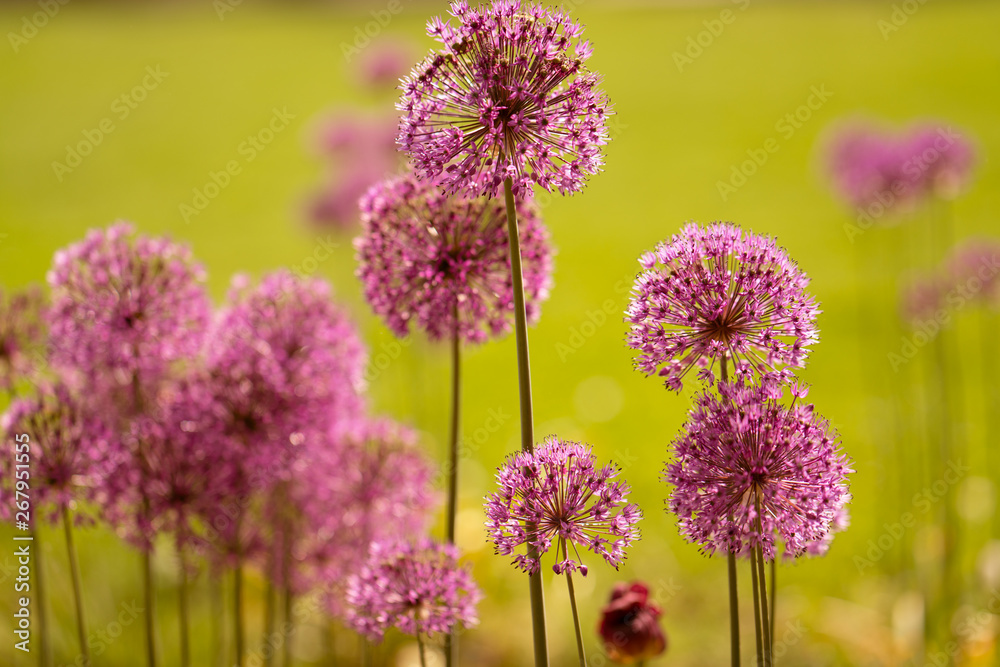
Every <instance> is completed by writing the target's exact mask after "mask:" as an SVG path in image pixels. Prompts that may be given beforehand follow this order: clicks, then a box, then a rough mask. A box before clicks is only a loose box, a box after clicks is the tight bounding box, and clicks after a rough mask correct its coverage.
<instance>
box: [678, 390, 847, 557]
mask: <svg viewBox="0 0 1000 667" xmlns="http://www.w3.org/2000/svg"><path fill="white" fill-rule="evenodd" d="M783 391H784V389H783V387H782V385H780V384H779V383H777V382H767V381H765V382H762V383H760V384H756V385H753V384H745V383H743V382H740V381H737V382H733V383H724V382H722V383H719V392H720V395H719V396H716V395H715V394H714V393H709V392H705V393H702V394H700V395H699V396H698V397H697V399H696V402H695V406H694V407H693V408H692V410H691V413H690V414H689V416H688V421H687V424H686V425H685V429H684V431H683V432H682V433H681V434H680V435H679V436H678V437H677V439H676V440H675V441H674V461H673V462H672V463H670V464H668V465H667V467H666V470H665V473H664V481H666V482H667V483H668V484H670V485H671V486H672V490H671V494H670V497H669V498H668V505H669V508H670V511H671V512H673V513H674V514H675V515H676V516H677V520H678V525H679V528H680V532H681V534H682V535H683V536H684V537H685V538H687V539H688V540H689V541H691V542H694V543H696V544H698V545H700V546H701V548H702V549H704V550H705V551H706V552H707V553H709V554H713V553H715V552H716V551H722V552H725V553H735V554H741V553H744V552H745V551H746V550H747V549H753V548H761V549H762V550H763V553H764V556H765V558H767V559H773V558H774V555H775V553H776V546H775V543H776V540H777V539H779V538H780V539H781V540H782V541H783V542H784V548H785V554H786V555H788V556H793V557H794V556H798V555H800V554H802V553H803V552H804V551H805V550H806V549H807V547H808V546H809V545H810V544H811V543H815V542H817V541H820V540H823V539H824V538H825V537H826V536H828V535H829V533H830V532H831V530H832V528H833V525H834V522H835V520H836V518H837V514H838V512H839V511H840V510H841V509H842V508H843V507H844V505H845V504H846V503H847V502H848V500H849V499H850V495H849V492H848V484H847V475H848V474H849V473H851V472H853V470H851V468H850V465H851V462H850V460H849V459H848V457H847V456H846V455H845V454H843V453H842V452H841V451H840V449H839V441H838V436H837V434H836V433H835V432H833V431H832V429H831V428H830V425H829V424H828V423H827V422H826V421H825V420H823V419H822V418H821V417H819V416H818V415H816V414H815V413H814V411H813V406H812V405H810V404H806V403H804V402H802V401H801V400H800V399H801V398H804V397H805V394H806V390H805V389H804V388H802V387H800V386H798V385H793V387H792V391H793V393H794V394H795V399H794V400H793V401H792V402H791V404H790V405H785V404H784V403H782V402H781V396H782V394H783Z"/></svg>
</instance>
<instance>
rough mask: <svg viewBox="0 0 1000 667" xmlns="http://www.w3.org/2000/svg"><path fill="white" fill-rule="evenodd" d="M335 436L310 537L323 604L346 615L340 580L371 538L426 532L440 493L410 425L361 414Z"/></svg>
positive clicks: (361, 558)
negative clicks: (323, 585) (324, 588)
mask: <svg viewBox="0 0 1000 667" xmlns="http://www.w3.org/2000/svg"><path fill="white" fill-rule="evenodd" d="M332 441H333V442H332V445H331V446H330V447H328V448H327V455H326V456H327V458H326V466H327V469H328V470H330V471H332V474H331V475H330V477H329V482H328V483H325V484H322V485H320V486H321V487H322V488H323V489H324V491H323V492H322V493H323V495H324V496H326V498H327V500H328V502H326V503H317V504H315V506H314V507H315V511H316V517H315V521H314V522H313V523H311V524H310V536H309V538H308V539H309V540H310V542H311V543H312V544H313V545H315V546H314V547H313V548H314V549H316V561H317V562H318V563H319V569H320V570H321V571H322V573H323V576H322V578H323V580H324V581H326V582H328V584H329V585H330V586H329V595H328V596H327V600H326V605H327V608H328V609H329V611H330V612H331V613H332V614H333V615H335V616H340V617H343V615H344V613H345V607H344V599H343V598H344V590H343V586H342V584H343V582H344V581H346V580H347V578H348V576H350V575H351V574H352V573H356V572H357V569H358V567H359V565H360V564H361V563H362V562H364V560H365V558H366V556H367V553H368V550H369V548H370V545H371V544H372V542H376V541H380V540H389V539H402V540H408V539H415V538H417V537H418V536H420V535H422V534H424V533H425V531H426V530H427V528H428V525H429V522H430V514H431V512H432V510H433V509H434V508H435V507H436V506H437V503H438V497H437V494H436V493H434V491H433V490H432V488H431V480H432V477H433V470H432V468H431V465H430V463H429V461H428V460H427V458H426V456H425V455H424V453H423V452H422V451H421V450H420V448H419V447H417V436H416V433H414V432H413V430H411V429H409V428H407V427H405V426H403V425H401V424H399V423H397V422H394V421H391V420H389V419H384V418H383V419H358V420H354V421H350V422H346V423H344V424H343V425H342V426H341V427H340V428H338V429H337V430H336V432H334V433H333V434H332ZM317 483H318V481H317ZM308 488H309V487H305V488H304V490H308ZM330 507H336V508H337V511H336V512H330V511H329V508H330Z"/></svg>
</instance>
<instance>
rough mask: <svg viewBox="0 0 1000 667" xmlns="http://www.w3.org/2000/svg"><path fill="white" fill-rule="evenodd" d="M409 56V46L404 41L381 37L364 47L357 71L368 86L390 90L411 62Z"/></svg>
mask: <svg viewBox="0 0 1000 667" xmlns="http://www.w3.org/2000/svg"><path fill="white" fill-rule="evenodd" d="M410 56H411V53H410V48H409V47H408V45H407V44H405V43H404V42H400V41H398V40H392V39H383V40H381V41H379V42H377V43H375V44H372V45H371V46H370V47H369V48H367V49H365V52H364V55H363V56H362V58H361V62H360V63H359V65H360V66H359V68H358V71H359V73H360V74H361V76H362V78H363V80H364V82H365V83H366V84H367V85H368V86H369V87H370V88H372V89H374V90H383V89H390V90H391V89H392V87H394V86H395V85H396V84H397V83H399V80H400V78H401V77H402V76H403V75H404V74H406V69H407V67H409V64H410V63H411V62H413V60H412V58H411V57H410Z"/></svg>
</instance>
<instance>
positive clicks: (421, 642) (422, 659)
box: [417, 632, 427, 667]
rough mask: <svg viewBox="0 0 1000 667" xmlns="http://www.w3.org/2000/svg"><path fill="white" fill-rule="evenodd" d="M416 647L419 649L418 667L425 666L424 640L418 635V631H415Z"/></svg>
mask: <svg viewBox="0 0 1000 667" xmlns="http://www.w3.org/2000/svg"><path fill="white" fill-rule="evenodd" d="M417 647H418V648H419V649H420V667H427V654H426V650H425V649H424V640H423V638H422V637H421V636H420V633H419V632H418V633H417Z"/></svg>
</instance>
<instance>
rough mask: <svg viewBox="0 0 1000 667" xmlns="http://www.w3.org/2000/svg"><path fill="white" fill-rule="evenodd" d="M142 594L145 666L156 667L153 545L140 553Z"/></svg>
mask: <svg viewBox="0 0 1000 667" xmlns="http://www.w3.org/2000/svg"><path fill="white" fill-rule="evenodd" d="M142 593H143V599H144V600H145V602H146V613H145V617H146V664H147V665H149V667H156V588H155V586H154V585H153V545H152V543H150V545H149V548H148V549H145V550H143V552H142Z"/></svg>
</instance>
